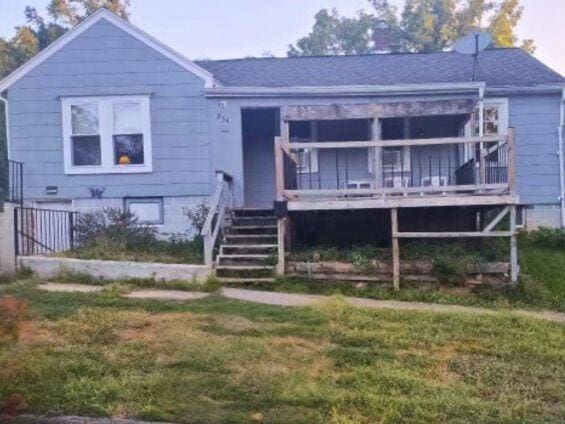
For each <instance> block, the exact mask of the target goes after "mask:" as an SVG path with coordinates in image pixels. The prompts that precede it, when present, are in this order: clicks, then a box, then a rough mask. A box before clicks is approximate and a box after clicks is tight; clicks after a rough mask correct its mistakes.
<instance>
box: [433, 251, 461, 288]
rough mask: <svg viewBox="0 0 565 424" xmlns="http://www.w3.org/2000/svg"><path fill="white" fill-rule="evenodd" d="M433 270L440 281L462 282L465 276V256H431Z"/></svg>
mask: <svg viewBox="0 0 565 424" xmlns="http://www.w3.org/2000/svg"><path fill="white" fill-rule="evenodd" d="M433 264H434V265H433V270H434V274H435V276H436V277H437V279H438V281H439V282H440V283H448V284H463V283H465V280H466V278H467V264H468V260H467V258H454V257H451V256H438V257H435V258H433Z"/></svg>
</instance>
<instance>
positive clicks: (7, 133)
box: [0, 93, 11, 160]
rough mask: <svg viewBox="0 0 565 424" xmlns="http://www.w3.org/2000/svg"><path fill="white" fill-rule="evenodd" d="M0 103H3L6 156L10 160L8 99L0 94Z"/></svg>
mask: <svg viewBox="0 0 565 424" xmlns="http://www.w3.org/2000/svg"><path fill="white" fill-rule="evenodd" d="M0 101H2V103H4V116H5V119H4V123H5V125H6V153H7V155H8V160H9V159H10V156H11V153H10V150H11V149H10V114H9V110H8V99H7V98H6V97H4V95H3V94H2V93H0Z"/></svg>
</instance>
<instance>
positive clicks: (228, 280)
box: [218, 277, 275, 284]
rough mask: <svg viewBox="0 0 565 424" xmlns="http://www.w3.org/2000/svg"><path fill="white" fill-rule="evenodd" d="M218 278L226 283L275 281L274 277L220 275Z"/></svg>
mask: <svg viewBox="0 0 565 424" xmlns="http://www.w3.org/2000/svg"><path fill="white" fill-rule="evenodd" d="M218 280H219V281H220V282H221V283H224V284H252V283H274V282H275V279H274V278H272V277H261V278H252V277H251V278H236V277H218Z"/></svg>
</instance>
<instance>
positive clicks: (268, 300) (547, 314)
mask: <svg viewBox="0 0 565 424" xmlns="http://www.w3.org/2000/svg"><path fill="white" fill-rule="evenodd" d="M222 294H223V296H224V297H227V298H229V299H237V300H246V301H249V302H255V303H264V304H267V305H278V306H310V305H313V304H316V303H319V302H321V301H323V300H327V299H328V297H327V296H320V295H312V294H289V293H278V292H268V291H260V290H247V289H232V288H224V289H223V290H222ZM344 299H345V301H346V302H347V303H348V304H350V305H351V306H355V307H360V308H369V309H395V310H403V311H426V312H444V313H445V312H448V313H461V312H464V313H471V314H482V315H497V314H501V313H509V314H516V315H521V316H527V317H532V318H539V319H544V320H548V321H555V322H559V323H562V324H565V314H562V313H559V312H552V311H539V312H537V311H526V310H522V309H509V310H504V311H501V310H494V309H485V308H475V307H470V306H460V305H440V304H437V303H423V302H402V301H396V300H375V299H366V298H360V297H345V298H344Z"/></svg>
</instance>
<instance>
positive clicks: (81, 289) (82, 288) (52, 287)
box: [38, 283, 104, 293]
mask: <svg viewBox="0 0 565 424" xmlns="http://www.w3.org/2000/svg"><path fill="white" fill-rule="evenodd" d="M38 287H39V288H40V289H41V290H46V291H50V292H64V293H96V292H101V291H102V290H104V286H93V285H88V284H60V283H45V284H40V285H39V286H38Z"/></svg>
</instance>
